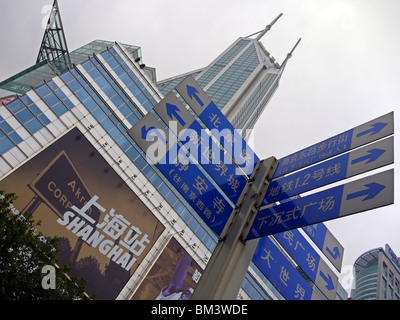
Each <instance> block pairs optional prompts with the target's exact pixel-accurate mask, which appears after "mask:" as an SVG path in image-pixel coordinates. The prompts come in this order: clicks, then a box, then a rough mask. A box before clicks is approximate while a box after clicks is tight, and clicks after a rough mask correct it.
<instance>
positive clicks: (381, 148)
mask: <svg viewBox="0 0 400 320" xmlns="http://www.w3.org/2000/svg"><path fill="white" fill-rule="evenodd" d="M393 161H394V152H393V137H390V138H387V139H385V140H381V141H379V142H376V143H374V144H370V145H368V146H366V147H362V148H359V149H357V150H354V151H352V152H350V153H346V154H344V155H342V156H339V157H336V158H333V159H330V160H327V161H325V162H322V163H320V164H317V165H315V166H312V167H309V168H307V169H304V170H302V171H299V172H296V173H294V174H292V175H288V176H285V177H283V178H280V179H277V180H274V181H272V182H271V183H270V185H269V187H268V190H267V192H266V195H265V198H264V200H263V203H262V204H263V205H267V204H270V203H274V202H277V201H281V200H283V199H285V198H290V197H293V196H295V195H298V194H300V193H303V192H307V191H310V190H313V189H316V188H319V187H322V186H325V185H328V184H330V183H333V182H337V181H340V180H343V179H346V178H349V177H352V176H354V175H357V174H360V173H364V172H367V171H370V170H373V169H376V168H379V167H382V166H386V165H388V164H391V163H393Z"/></svg>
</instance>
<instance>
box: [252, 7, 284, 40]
mask: <svg viewBox="0 0 400 320" xmlns="http://www.w3.org/2000/svg"><path fill="white" fill-rule="evenodd" d="M282 15H283V13H280V14H279V15H278V16H277V17H276V18H275V19H274V20H273V21H272V22H271V23H270V24H268V25H267V26H266V27H265V28H264V29H262V30H260V31H257V32H256V33H253V34H251V35H249V36H247V37H246V38H249V37H251V36H254V35H256V34H257V33H259V35H258V36H257V38H256V40H260V39H261V38H262V37H263V36H264V35H265V34H266V33H267V32H268V31H269V30H271V27H272V26H273V25H274V24H275V22H277V21H278V20H279V18H280V17H282Z"/></svg>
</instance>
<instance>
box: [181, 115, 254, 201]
mask: <svg viewBox="0 0 400 320" xmlns="http://www.w3.org/2000/svg"><path fill="white" fill-rule="evenodd" d="M187 132H188V133H189V135H188V136H187V137H186V140H187V142H185V140H184V139H183V137H182V136H181V138H180V139H181V140H183V141H182V143H184V146H185V147H186V148H187V149H188V150H189V151H190V153H191V154H192V155H193V156H194V157H195V158H196V159H198V162H199V163H200V164H201V166H202V167H203V168H204V169H205V170H206V171H207V173H208V174H209V175H210V176H211V177H212V178H213V179H214V180H215V181H216V183H217V184H218V186H219V187H220V188H221V189H222V191H224V193H225V194H226V195H227V196H228V197H229V198H230V199H231V200H232V202H233V203H236V202H237V201H238V199H239V197H240V195H241V193H242V190H243V189H244V187H245V185H246V183H247V179H246V178H245V177H244V176H243V174H242V173H241V172H238V171H239V170H236V166H235V165H234V164H233V163H232V160H231V159H230V157H228V156H226V155H225V153H224V151H223V150H222V149H221V148H220V147H219V146H217V145H216V143H215V142H214V141H213V139H212V138H211V137H210V136H209V135H208V134H202V133H203V132H204V130H203V128H202V127H201V125H200V124H199V123H198V122H197V121H194V122H193V123H192V124H191V125H190V126H189V128H188V130H187Z"/></svg>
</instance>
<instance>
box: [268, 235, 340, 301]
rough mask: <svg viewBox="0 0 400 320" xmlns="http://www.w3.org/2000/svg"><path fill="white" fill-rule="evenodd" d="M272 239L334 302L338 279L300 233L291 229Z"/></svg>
mask: <svg viewBox="0 0 400 320" xmlns="http://www.w3.org/2000/svg"><path fill="white" fill-rule="evenodd" d="M274 238H275V239H276V240H277V241H278V242H279V244H280V245H281V246H282V247H283V249H285V251H286V252H287V253H288V254H289V255H290V256H291V257H292V258H293V260H294V261H295V262H296V263H297V264H298V265H299V267H300V268H301V269H302V270H303V271H304V272H305V273H306V274H307V276H308V277H309V278H310V279H311V281H312V282H314V283H315V285H316V286H317V287H318V288H319V289H320V290H321V292H322V293H323V294H324V295H325V296H326V297H327V298H328V300H334V299H335V296H336V288H337V284H338V277H337V276H336V274H335V273H334V272H333V271H332V270H331V269H330V268H329V267H328V265H327V264H326V263H325V261H324V260H322V259H321V257H320V256H319V254H318V253H317V252H316V251H315V250H314V248H313V247H312V246H311V245H310V244H309V243H308V241H307V240H306V239H305V238H304V237H303V236H302V234H301V233H300V231H298V230H296V229H293V230H288V231H285V232H282V233H277V234H275V235H274Z"/></svg>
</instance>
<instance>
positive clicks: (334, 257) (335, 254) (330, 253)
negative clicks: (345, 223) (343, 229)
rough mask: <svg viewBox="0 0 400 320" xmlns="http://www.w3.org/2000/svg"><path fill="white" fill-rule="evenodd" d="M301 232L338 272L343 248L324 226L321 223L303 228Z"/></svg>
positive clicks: (340, 266)
mask: <svg viewBox="0 0 400 320" xmlns="http://www.w3.org/2000/svg"><path fill="white" fill-rule="evenodd" d="M303 231H304V232H305V233H306V234H307V235H308V237H309V238H310V239H311V240H312V241H313V242H314V243H315V245H316V246H317V247H318V248H319V249H320V250H321V251H322V253H324V255H325V257H327V258H328V260H329V261H330V262H331V263H332V265H333V266H334V267H335V268H336V269H337V270H338V271H339V272H340V271H341V268H342V261H343V254H344V248H343V246H342V245H341V244H340V243H339V241H337V239H336V238H335V237H334V235H333V234H332V232H330V231H329V229H328V228H327V227H326V226H325V224H324V223H322V222H321V223H317V224H313V225H309V226H306V227H303Z"/></svg>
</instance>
